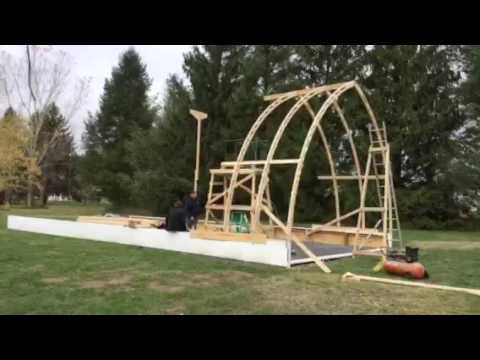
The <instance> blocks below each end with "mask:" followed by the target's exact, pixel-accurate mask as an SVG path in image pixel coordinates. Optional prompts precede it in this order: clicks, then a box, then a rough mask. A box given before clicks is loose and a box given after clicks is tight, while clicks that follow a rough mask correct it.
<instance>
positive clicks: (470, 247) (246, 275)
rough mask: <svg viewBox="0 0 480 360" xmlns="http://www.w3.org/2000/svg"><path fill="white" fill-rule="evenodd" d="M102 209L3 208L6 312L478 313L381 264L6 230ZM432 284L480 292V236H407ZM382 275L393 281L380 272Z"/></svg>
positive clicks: (477, 305)
mask: <svg viewBox="0 0 480 360" xmlns="http://www.w3.org/2000/svg"><path fill="white" fill-rule="evenodd" d="M99 212H101V209H100V208H97V207H95V206H78V205H65V206H60V205H55V206H50V207H49V208H48V209H34V210H30V209H21V208H14V209H12V210H10V211H5V210H0V314H480V297H475V296H471V295H463V294H458V293H450V292H443V291H438V290H428V289H418V288H405V287H397V286H392V285H383V284H376V283H342V282H341V281H340V278H341V275H342V274H343V273H345V272H347V271H350V272H354V273H357V274H366V275H373V274H374V273H373V272H372V268H373V266H374V265H375V263H376V260H375V259H373V258H357V259H348V260H342V261H336V262H334V263H329V266H330V267H331V268H332V270H333V272H334V273H333V274H330V275H327V274H323V273H322V272H321V271H320V270H319V269H318V268H316V267H315V266H306V267H300V268H295V269H292V270H287V269H281V268H273V267H269V266H263V265H255V264H246V263H242V262H237V261H226V260H219V259H213V258H208V257H203V256H193V255H185V254H178V253H171V252H164V251H159V250H149V249H142V248H135V247H128V246H122V245H115V244H108V243H97V242H93V241H84V240H75V239H66V238H58V237H51V236H41V235H37V234H28V233H21V232H14V231H8V230H6V226H5V224H6V216H7V215H8V214H18V215H25V216H36V217H49V218H60V219H72V220H73V219H75V217H76V216H78V215H94V214H98V213H99ZM404 237H405V238H406V239H407V241H408V242H409V244H414V245H417V246H419V247H420V248H421V251H420V256H421V261H422V263H424V264H425V266H426V267H427V269H428V271H429V273H430V275H431V278H430V279H429V281H430V282H432V283H437V284H445V285H452V286H462V287H470V288H480V233H462V232H431V231H404ZM374 276H386V275H381V274H375V275H374Z"/></svg>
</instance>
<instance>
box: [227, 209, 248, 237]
mask: <svg viewBox="0 0 480 360" xmlns="http://www.w3.org/2000/svg"><path fill="white" fill-rule="evenodd" d="M230 224H232V228H233V232H235V233H241V234H248V233H250V223H249V221H248V217H247V215H246V214H245V213H242V212H233V213H232V215H231V218H230Z"/></svg>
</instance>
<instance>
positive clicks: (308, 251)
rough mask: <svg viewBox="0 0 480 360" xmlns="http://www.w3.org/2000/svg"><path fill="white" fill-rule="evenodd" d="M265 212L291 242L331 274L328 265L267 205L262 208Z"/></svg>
mask: <svg viewBox="0 0 480 360" xmlns="http://www.w3.org/2000/svg"><path fill="white" fill-rule="evenodd" d="M262 209H263V211H264V212H265V213H266V214H267V215H268V216H269V217H270V218H271V219H272V220H273V222H274V223H276V224H277V225H278V226H279V227H280V228H281V229H282V230H283V231H284V232H285V234H287V235H288V236H290V238H291V240H292V241H293V242H294V243H295V244H296V245H297V246H298V247H299V248H300V249H301V250H302V251H303V252H304V253H305V255H307V256H308V257H310V258H311V259H312V261H313V262H314V263H315V264H317V265H318V267H320V269H322V270H323V271H324V272H326V273H331V272H332V270H330V269H329V268H328V266H327V265H325V264H324V263H323V262H322V261H321V260H319V259H318V257H317V256H316V255H315V254H314V253H313V252H311V251H310V249H309V248H307V247H306V246H305V245H304V244H302V242H301V241H300V240H299V239H298V238H297V237H296V236H295V235H294V234H293V233H292V232H291V231H288V229H287V227H286V226H285V225H284V224H283V223H282V222H281V221H280V220H279V219H278V218H277V217H276V216H275V215H273V214H272V212H271V211H270V209H269V208H268V207H266V206H265V205H263V206H262Z"/></svg>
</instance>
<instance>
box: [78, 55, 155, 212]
mask: <svg viewBox="0 0 480 360" xmlns="http://www.w3.org/2000/svg"><path fill="white" fill-rule="evenodd" d="M150 86H151V80H150V78H149V76H148V74H147V70H146V66H145V65H144V64H143V62H142V60H141V58H140V55H139V54H138V53H137V52H136V51H135V50H134V49H133V48H130V49H129V50H128V51H126V52H125V53H123V54H122V55H121V57H120V62H119V65H118V67H115V68H114V69H113V71H112V76H111V79H107V80H106V81H105V86H104V93H103V95H102V97H101V99H100V110H99V112H98V113H97V114H96V115H95V116H89V119H88V120H87V122H86V133H85V136H84V147H85V150H86V155H85V161H84V167H83V168H84V171H87V172H93V171H95V173H92V174H90V175H85V176H86V177H87V178H90V179H91V181H92V184H93V185H95V186H97V187H98V188H99V189H101V191H102V194H103V195H104V196H106V197H107V198H108V199H109V200H111V201H112V202H113V203H115V204H118V205H125V204H128V203H129V201H131V200H132V199H131V196H130V186H131V177H132V175H133V171H134V169H133V168H132V166H131V165H130V163H129V162H128V161H127V159H126V156H127V152H126V146H127V145H126V144H127V143H128V141H129V140H131V138H132V135H133V134H134V133H135V132H136V131H138V130H148V129H150V128H151V126H152V123H153V121H154V119H155V116H156V108H155V107H154V106H152V104H151V101H150V99H149V97H148V91H149V89H150Z"/></svg>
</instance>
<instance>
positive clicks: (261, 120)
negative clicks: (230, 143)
mask: <svg viewBox="0 0 480 360" xmlns="http://www.w3.org/2000/svg"><path fill="white" fill-rule="evenodd" d="M295 96H296V95H295V94H285V95H283V96H281V97H279V98H277V99H276V100H275V101H274V102H273V103H271V104H270V105H269V106H268V107H267V108H266V109H265V110H264V111H263V113H262V114H261V115H260V116H259V117H258V118H257V120H256V121H255V123H254V124H253V125H252V127H251V128H250V131H249V132H248V134H247V136H246V138H245V141H244V142H243V144H242V147H241V149H240V152H239V154H238V157H237V162H236V164H235V166H234V167H233V173H232V177H231V180H230V186H229V188H228V192H227V196H226V200H225V212H224V219H223V226H224V231H226V232H228V231H229V226H230V213H231V210H230V208H231V206H232V201H233V195H234V192H235V187H234V184H235V183H236V182H237V180H238V174H239V171H240V163H241V162H242V161H243V160H244V159H245V155H246V154H247V151H248V148H249V147H250V144H251V143H252V140H253V138H254V137H255V135H256V134H257V132H258V130H259V128H260V126H262V125H263V123H264V122H265V120H266V119H267V118H268V116H270V114H272V113H273V112H274V111H275V110H276V109H277V108H278V107H279V106H280V105H282V104H283V103H285V102H287V101H288V100H290V99H292V98H294V97H295Z"/></svg>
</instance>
